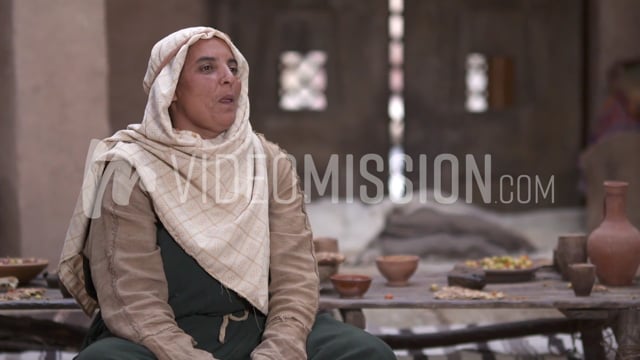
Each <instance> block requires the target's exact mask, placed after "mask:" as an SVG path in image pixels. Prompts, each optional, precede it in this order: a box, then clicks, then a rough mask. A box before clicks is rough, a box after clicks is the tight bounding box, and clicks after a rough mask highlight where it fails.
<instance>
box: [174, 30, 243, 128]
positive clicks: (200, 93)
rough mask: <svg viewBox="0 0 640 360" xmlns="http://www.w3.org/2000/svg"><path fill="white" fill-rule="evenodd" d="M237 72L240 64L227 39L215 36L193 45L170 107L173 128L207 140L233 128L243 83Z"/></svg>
mask: <svg viewBox="0 0 640 360" xmlns="http://www.w3.org/2000/svg"><path fill="white" fill-rule="evenodd" d="M237 73H238V63H237V61H236V60H235V58H234V57H233V53H232V52H231V49H230V48H229V46H228V45H227V44H226V43H225V42H224V40H221V39H219V38H216V37H214V38H212V39H206V40H205V39H203V40H199V41H197V42H196V43H195V44H193V45H191V47H190V48H189V52H188V53H187V58H186V60H185V63H184V66H183V68H182V72H181V73H180V78H179V79H178V85H177V86H176V92H175V95H174V98H173V102H172V103H171V106H170V107H169V113H170V115H171V121H172V122H173V127H174V128H176V129H178V130H190V131H193V132H195V133H197V134H200V136H202V138H203V139H212V138H214V137H216V136H218V135H219V134H221V133H222V132H224V131H226V130H227V129H229V127H230V126H231V125H232V124H233V121H234V120H235V117H236V110H238V97H239V95H240V88H241V86H242V84H241V82H240V79H239V78H238V76H237Z"/></svg>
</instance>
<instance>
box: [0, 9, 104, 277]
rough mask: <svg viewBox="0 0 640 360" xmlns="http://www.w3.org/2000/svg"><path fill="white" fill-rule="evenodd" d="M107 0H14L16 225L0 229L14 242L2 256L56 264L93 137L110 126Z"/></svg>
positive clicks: (12, 180)
mask: <svg viewBox="0 0 640 360" xmlns="http://www.w3.org/2000/svg"><path fill="white" fill-rule="evenodd" d="M104 2H105V1H104V0H57V1H49V0H13V1H11V5H12V9H11V20H12V41H13V44H12V49H11V54H12V58H13V60H12V61H13V74H14V84H13V90H14V94H15V95H14V96H15V102H14V108H15V109H14V112H13V113H12V118H13V119H12V120H13V122H12V124H13V126H12V128H11V129H10V130H11V131H12V134H11V137H12V140H13V141H14V144H13V145H14V147H15V154H14V156H13V170H12V171H13V172H14V173H12V174H10V177H9V179H10V180H9V184H8V185H9V186H10V187H11V189H15V193H14V194H13V196H15V204H16V208H17V214H13V216H15V221H16V224H15V225H16V228H15V229H11V228H9V229H7V230H5V229H4V228H3V229H2V232H3V233H2V234H0V236H1V238H2V240H1V241H2V242H3V243H4V242H8V244H3V246H2V248H0V250H2V251H11V252H12V253H11V254H0V255H21V256H38V257H44V258H47V259H49V261H50V265H49V270H55V269H56V268H57V262H58V258H59V255H60V251H61V249H62V243H63V240H64V237H65V233H66V230H67V225H68V224H69V218H70V215H71V213H72V210H73V207H74V205H75V201H76V198H77V195H78V192H79V190H80V185H81V182H82V172H83V168H84V162H85V157H86V153H87V149H88V145H89V141H90V140H91V139H92V138H103V137H105V136H106V135H108V132H109V126H108V119H107V117H108V109H107V106H108V97H107V68H108V66H107V65H108V64H107V47H106V30H105V4H104ZM3 16H5V15H3ZM2 23H3V24H4V22H2ZM3 26H4V25H3ZM2 45H4V44H3V42H2V41H0V46H2ZM2 136H3V139H5V138H6V137H7V136H6V135H5V134H3V135H2ZM4 161H6V160H4ZM8 162H9V163H10V162H12V161H10V160H9V161H8ZM4 192H5V193H6V191H4ZM2 201H5V199H4V194H3V198H2ZM5 215H6V214H4V213H3V214H0V216H5ZM4 232H8V233H4ZM8 236H9V237H8Z"/></svg>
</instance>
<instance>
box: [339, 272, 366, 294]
mask: <svg viewBox="0 0 640 360" xmlns="http://www.w3.org/2000/svg"><path fill="white" fill-rule="evenodd" d="M330 279H331V283H333V287H334V289H336V291H337V292H338V294H340V297H342V298H361V297H362V295H364V294H365V293H366V292H367V290H369V286H371V277H370V276H367V275H355V274H335V275H332V276H331V277H330Z"/></svg>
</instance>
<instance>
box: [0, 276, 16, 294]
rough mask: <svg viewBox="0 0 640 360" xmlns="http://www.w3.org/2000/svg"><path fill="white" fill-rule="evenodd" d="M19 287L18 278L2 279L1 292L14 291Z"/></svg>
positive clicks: (0, 279)
mask: <svg viewBox="0 0 640 360" xmlns="http://www.w3.org/2000/svg"><path fill="white" fill-rule="evenodd" d="M17 287H18V278H17V277H15V276H4V277H0V291H7V290H13V289H15V288H17Z"/></svg>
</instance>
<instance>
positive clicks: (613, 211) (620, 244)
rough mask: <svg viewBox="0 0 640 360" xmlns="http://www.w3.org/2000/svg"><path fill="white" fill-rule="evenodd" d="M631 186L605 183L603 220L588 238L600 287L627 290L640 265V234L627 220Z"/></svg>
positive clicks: (621, 183) (588, 247)
mask: <svg viewBox="0 0 640 360" xmlns="http://www.w3.org/2000/svg"><path fill="white" fill-rule="evenodd" d="M628 185H629V184H628V183H626V182H623V181H605V182H604V188H605V200H604V217H603V220H602V222H601V223H600V225H599V226H598V227H597V228H595V229H594V230H593V231H592V232H591V234H590V235H589V239H588V241H587V254H588V255H589V259H590V260H591V262H592V263H593V264H594V265H595V266H596V275H597V276H598V280H600V283H602V284H605V285H610V286H627V285H631V283H632V282H633V277H634V276H635V274H636V270H637V268H638V265H640V232H638V229H636V228H635V227H634V226H633V225H632V224H631V223H630V222H629V220H628V219H627V215H626V208H625V206H626V195H627V187H628Z"/></svg>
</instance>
